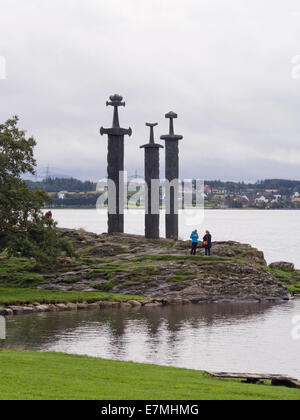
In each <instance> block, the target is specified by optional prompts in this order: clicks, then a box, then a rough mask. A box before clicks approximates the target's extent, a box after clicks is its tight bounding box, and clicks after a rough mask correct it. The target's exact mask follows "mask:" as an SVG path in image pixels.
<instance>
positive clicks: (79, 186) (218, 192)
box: [25, 177, 300, 209]
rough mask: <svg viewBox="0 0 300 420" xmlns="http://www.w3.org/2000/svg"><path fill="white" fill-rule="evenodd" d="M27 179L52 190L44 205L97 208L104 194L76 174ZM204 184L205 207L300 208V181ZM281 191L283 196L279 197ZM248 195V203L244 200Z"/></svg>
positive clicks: (42, 187) (207, 182)
mask: <svg viewBox="0 0 300 420" xmlns="http://www.w3.org/2000/svg"><path fill="white" fill-rule="evenodd" d="M25 182H26V184H27V185H28V186H29V188H31V189H32V190H33V189H35V188H38V189H40V190H43V191H46V192H47V193H48V194H49V196H50V197H51V202H48V203H45V208H48V207H51V208H95V206H96V203H97V200H98V197H99V196H100V195H101V192H99V191H98V192H97V191H96V188H97V184H96V182H92V181H81V180H78V179H75V178H58V177H56V178H51V177H48V178H46V179H44V180H42V181H32V180H26V181H25ZM205 186H206V199H205V207H206V208H212V209H218V208H254V209H255V208H258V209H264V208H267V209H269V208H271V209H299V208H300V200H298V199H296V200H295V199H294V200H293V198H292V197H293V194H295V193H296V194H297V193H300V181H293V180H283V179H269V180H260V181H257V182H255V183H245V182H229V181H227V182H224V181H220V180H219V181H218V180H215V181H205ZM133 193H134V192H132V191H129V193H128V201H129V206H130V197H131V195H132V194H133ZM274 194H275V195H277V199H276V200H273V199H272V197H271V195H272V196H273V195H274ZM278 194H279V195H280V199H278ZM257 195H258V196H260V195H264V196H265V197H266V198H269V203H268V202H256V200H255V198H256V197H257ZM268 195H270V197H268ZM245 197H246V198H247V199H248V202H246V203H244V202H243V200H244V199H245ZM141 207H143V205H141Z"/></svg>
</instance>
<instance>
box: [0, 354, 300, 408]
mask: <svg viewBox="0 0 300 420" xmlns="http://www.w3.org/2000/svg"><path fill="white" fill-rule="evenodd" d="M0 364H1V370H0V399H1V400H42V399H43V400H144V399H145V400H300V391H299V390H293V389H288V388H277V387H271V386H269V385H247V384H242V383H241V381H240V380H221V379H215V378H211V377H210V376H208V375H206V374H204V373H203V372H200V371H193V370H186V369H176V368H169V367H160V366H154V365H143V364H135V363H126V362H116V361H109V360H103V359H96V358H90V357H86V356H73V355H66V354H60V353H36V352H27V351H26V352H24V351H11V350H0Z"/></svg>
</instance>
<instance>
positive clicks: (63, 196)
mask: <svg viewBox="0 0 300 420" xmlns="http://www.w3.org/2000/svg"><path fill="white" fill-rule="evenodd" d="M66 194H68V191H60V192H59V193H58V194H57V195H58V198H59V200H64V199H65V197H66Z"/></svg>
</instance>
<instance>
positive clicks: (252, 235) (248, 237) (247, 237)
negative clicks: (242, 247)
mask: <svg viewBox="0 0 300 420" xmlns="http://www.w3.org/2000/svg"><path fill="white" fill-rule="evenodd" d="M52 212H53V215H54V218H55V219H56V220H57V221H58V222H59V226H61V227H67V228H84V229H86V230H87V231H90V232H96V233H103V232H105V231H107V216H106V214H105V213H101V214H99V213H97V211H96V210H53V211H52ZM196 227H197V228H198V229H199V230H200V232H201V231H203V232H204V230H206V229H209V230H210V231H211V232H212V234H213V237H214V239H215V240H217V241H223V240H225V241H227V240H235V241H239V242H243V243H249V244H251V245H253V246H255V247H257V248H259V249H260V250H262V251H264V253H265V256H266V259H267V261H268V262H269V263H271V262H274V261H290V262H294V263H295V265H296V267H297V268H299V269H300V252H299V250H300V211H297V210H295V211H293V210H290V211H289V210H282V211H281V210H278V211H277V210H276V211H268V210H249V211H248V210H208V211H205V213H204V215H203V214H202V212H200V211H198V212H196V213H194V212H190V211H184V213H183V215H181V216H180V237H181V238H182V239H188V238H189V236H190V233H191V231H192V230H193V229H195V228H196ZM125 229H126V232H127V233H134V234H143V233H144V215H143V211H138V212H135V213H132V212H129V214H128V215H127V216H126V217H125ZM161 234H162V235H164V218H163V217H161Z"/></svg>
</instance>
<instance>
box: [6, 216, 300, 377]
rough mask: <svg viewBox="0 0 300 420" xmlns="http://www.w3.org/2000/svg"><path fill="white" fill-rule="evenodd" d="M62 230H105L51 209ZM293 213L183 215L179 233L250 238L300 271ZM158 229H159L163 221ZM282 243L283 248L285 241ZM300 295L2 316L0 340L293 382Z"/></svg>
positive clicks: (136, 225) (131, 221)
mask: <svg viewBox="0 0 300 420" xmlns="http://www.w3.org/2000/svg"><path fill="white" fill-rule="evenodd" d="M53 214H54V217H55V219H56V220H57V221H58V222H59V226H61V227H69V228H84V229H86V230H88V231H92V232H96V233H102V232H105V231H106V223H107V217H106V214H104V213H102V214H99V213H97V212H96V211H95V210H54V211H53ZM299 218H300V212H298V211H240V210H233V211H228V210H224V211H223V210H218V211H214V210H210V211H206V212H205V215H204V217H203V215H202V213H201V212H198V213H196V214H195V213H190V212H185V213H184V214H183V215H182V216H181V217H180V236H181V238H188V237H189V235H190V232H191V230H192V229H193V228H195V227H198V229H199V230H202V231H203V230H205V229H210V230H211V232H212V233H213V236H214V239H215V240H229V239H231V240H236V241H240V242H244V243H250V244H252V245H254V246H256V247H258V248H259V249H261V250H263V251H264V252H265V255H266V258H267V260H268V262H271V261H278V260H287V261H293V262H294V263H295V264H296V266H297V267H298V268H300V254H299V248H300V223H299ZM143 221H144V216H143V212H138V213H135V214H128V215H127V216H126V232H128V233H135V234H143ZM161 222H162V226H161V233H162V235H163V234H164V227H163V218H162V220H161ZM285 244H286V245H285ZM295 316H298V317H299V316H300V299H298V300H295V301H292V302H288V303H285V304H283V305H276V306H274V305H273V306H272V305H267V304H264V305H259V304H252V305H191V306H184V307H166V308H148V309H147V308H142V309H141V310H134V309H132V310H107V311H80V312H77V313H76V312H75V313H74V312H66V313H58V314H55V313H54V314H38V315H32V316H24V317H22V316H19V317H13V318H9V319H8V322H7V335H8V336H7V340H6V341H5V342H2V343H1V342H0V346H4V345H5V346H8V347H10V346H13V347H15V346H21V347H23V348H26V349H35V350H40V351H46V350H53V351H60V352H68V353H75V354H87V355H91V356H98V357H104V358H107V359H116V360H131V361H135V362H145V363H155V364H161V365H170V366H178V367H186V368H192V369H201V370H214V371H241V372H261V373H282V374H288V375H291V376H294V377H297V378H299V379H300V363H299V354H300V340H298V341H296V340H293V338H292V329H293V328H294V327H293V324H292V321H293V318H294V317H295Z"/></svg>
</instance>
